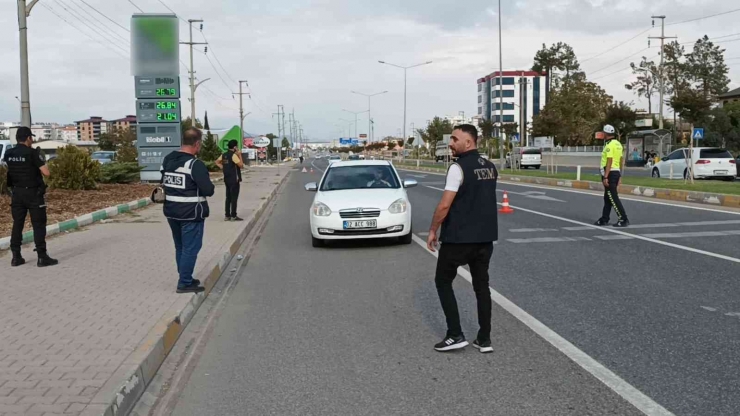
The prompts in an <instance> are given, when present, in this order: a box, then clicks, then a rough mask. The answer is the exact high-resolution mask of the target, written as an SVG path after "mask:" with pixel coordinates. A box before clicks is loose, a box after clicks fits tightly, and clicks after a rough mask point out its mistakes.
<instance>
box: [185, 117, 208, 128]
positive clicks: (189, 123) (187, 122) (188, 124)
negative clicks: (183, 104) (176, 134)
mask: <svg viewBox="0 0 740 416" xmlns="http://www.w3.org/2000/svg"><path fill="white" fill-rule="evenodd" d="M180 125H181V126H182V131H185V130H187V129H189V128H190V127H193V121H192V120H191V119H190V117H188V118H186V119H185V120H183V121H182V122H181V123H180ZM195 128H197V129H202V128H203V124H202V123H201V122H200V120H198V119H197V118H196V119H195Z"/></svg>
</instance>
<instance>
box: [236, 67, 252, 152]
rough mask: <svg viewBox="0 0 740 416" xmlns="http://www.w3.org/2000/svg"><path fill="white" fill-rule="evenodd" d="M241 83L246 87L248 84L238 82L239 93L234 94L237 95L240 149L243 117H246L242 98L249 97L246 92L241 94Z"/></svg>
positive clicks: (240, 145)
mask: <svg viewBox="0 0 740 416" xmlns="http://www.w3.org/2000/svg"><path fill="white" fill-rule="evenodd" d="M242 83H244V84H246V85H247V87H248V86H249V83H248V82H247V81H239V92H235V93H234V94H236V95H239V134H240V140H241V142H242V143H240V144H239V148H241V147H242V146H243V143H244V117H246V116H245V115H244V96H245V95H249V93H248V92H242ZM247 115H249V114H247Z"/></svg>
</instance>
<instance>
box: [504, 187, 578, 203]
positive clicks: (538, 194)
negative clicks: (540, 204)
mask: <svg viewBox="0 0 740 416" xmlns="http://www.w3.org/2000/svg"><path fill="white" fill-rule="evenodd" d="M496 192H501V193H503V192H504V190H503V189H497V190H496ZM506 192H508V193H510V194H512V195H521V196H523V197H527V198H531V199H539V200H541V201H554V202H566V201H563V200H562V199H557V198H553V197H551V196H547V195H545V193H544V192H536V191H529V192H514V191H506Z"/></svg>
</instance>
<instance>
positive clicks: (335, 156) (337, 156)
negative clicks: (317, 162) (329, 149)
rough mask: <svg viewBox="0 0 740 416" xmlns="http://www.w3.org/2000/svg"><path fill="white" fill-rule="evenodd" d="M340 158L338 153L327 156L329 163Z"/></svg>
mask: <svg viewBox="0 0 740 416" xmlns="http://www.w3.org/2000/svg"><path fill="white" fill-rule="evenodd" d="M339 160H342V156H339V155H331V156H329V163H332V162H334V161H339Z"/></svg>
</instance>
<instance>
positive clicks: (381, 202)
mask: <svg viewBox="0 0 740 416" xmlns="http://www.w3.org/2000/svg"><path fill="white" fill-rule="evenodd" d="M399 198H406V191H405V190H404V189H403V188H399V189H349V190H344V191H328V192H319V193H317V194H316V199H315V201H318V202H322V203H324V204H326V205H327V206H328V207H329V208H331V210H332V211H338V210H340V209H347V208H379V209H381V210H386V209H388V207H389V206H390V205H391V204H392V203H393V202H395V201H396V200H398V199H399ZM406 199H407V200H408V198H406Z"/></svg>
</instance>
